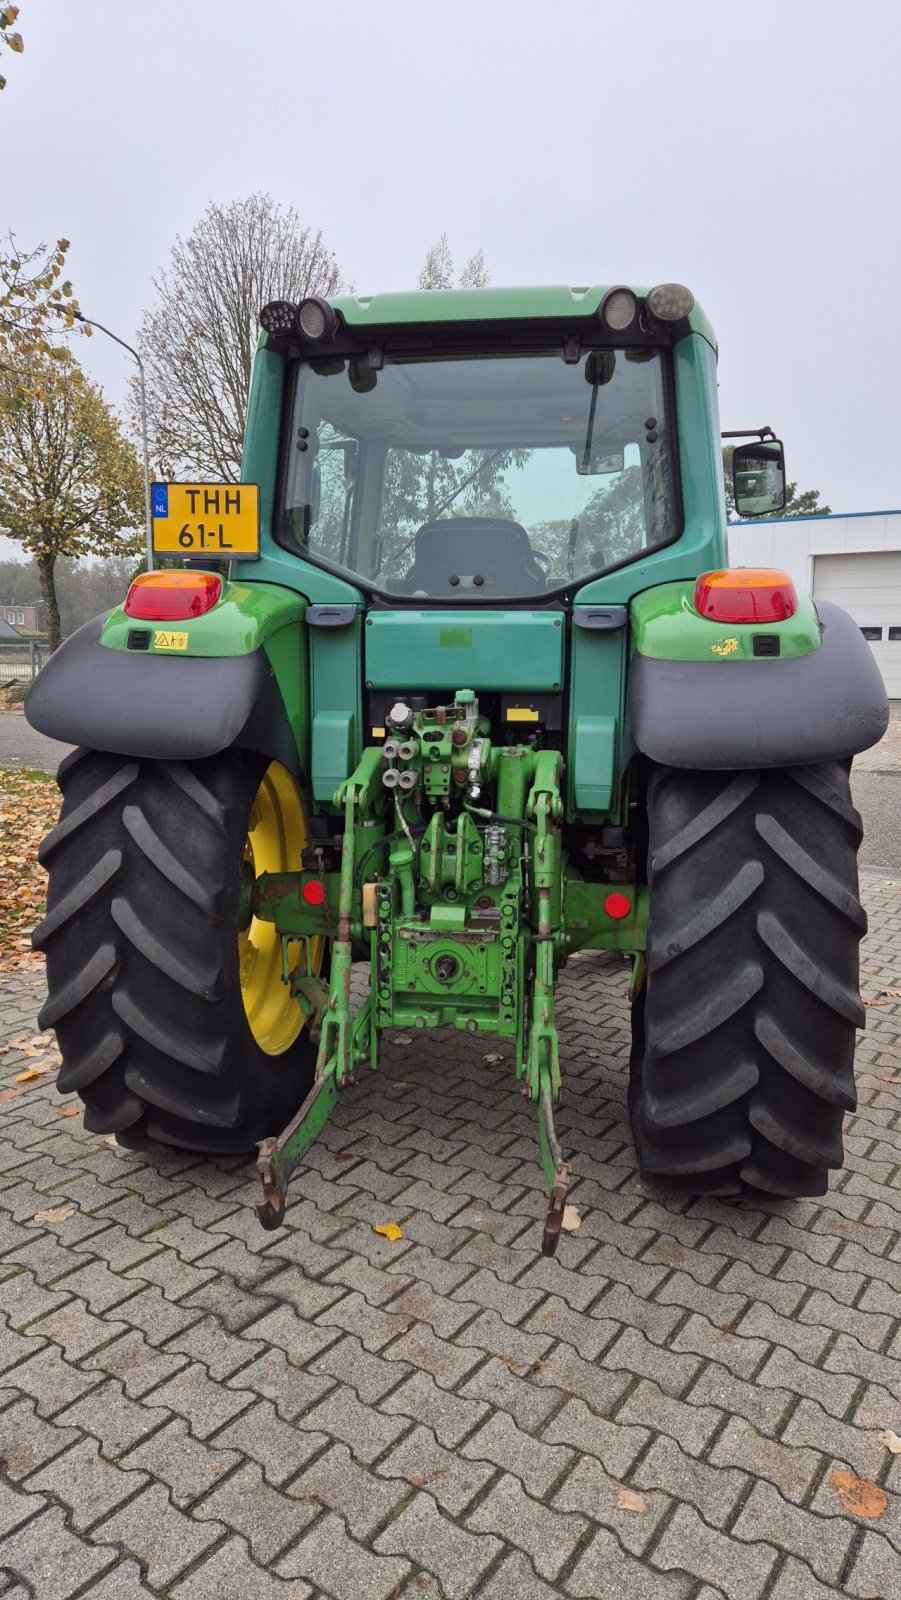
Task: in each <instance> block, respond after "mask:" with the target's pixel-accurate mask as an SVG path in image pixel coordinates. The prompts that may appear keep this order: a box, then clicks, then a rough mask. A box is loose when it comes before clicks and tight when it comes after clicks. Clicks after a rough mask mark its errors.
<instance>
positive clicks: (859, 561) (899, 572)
mask: <svg viewBox="0 0 901 1600" xmlns="http://www.w3.org/2000/svg"><path fill="white" fill-rule="evenodd" d="M813 594H814V599H815V600H832V601H834V603H835V604H836V605H838V606H844V608H845V610H846V611H849V612H850V613H851V616H852V617H853V618H854V621H855V622H856V623H858V625H859V626H860V628H861V629H862V631H863V634H864V638H866V639H869V641H870V649H871V650H872V652H873V655H874V656H875V657H876V661H877V663H878V666H879V670H880V672H881V673H882V676H883V678H884V679H885V687H886V689H887V690H888V693H889V697H890V698H891V699H892V700H901V550H871V551H868V553H867V554H866V555H853V556H852V555H841V556H815V557H814V563H813Z"/></svg>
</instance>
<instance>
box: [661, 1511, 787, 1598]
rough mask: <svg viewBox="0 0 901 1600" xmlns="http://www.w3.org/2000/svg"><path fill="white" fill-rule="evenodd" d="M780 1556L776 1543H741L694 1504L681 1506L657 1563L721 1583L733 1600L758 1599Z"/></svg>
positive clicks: (662, 1546)
mask: <svg viewBox="0 0 901 1600" xmlns="http://www.w3.org/2000/svg"><path fill="white" fill-rule="evenodd" d="M778 1558H779V1552H778V1549H777V1548H776V1547H775V1544H765V1543H764V1542H762V1541H760V1542H759V1543H755V1544H741V1543H739V1542H738V1540H736V1539H731V1538H729V1537H728V1536H727V1535H726V1534H723V1533H719V1532H718V1531H717V1530H716V1529H714V1528H710V1527H708V1525H707V1523H706V1522H705V1521H704V1520H703V1518H702V1517H700V1516H699V1515H698V1513H697V1511H695V1510H694V1509H693V1508H692V1507H689V1506H684V1505H682V1506H679V1507H678V1508H677V1510H676V1514H675V1516H674V1517H673V1519H672V1521H671V1522H670V1523H669V1524H668V1525H667V1527H666V1529H665V1531H664V1534H663V1538H662V1539H661V1540H660V1543H659V1544H658V1545H657V1547H656V1549H655V1551H654V1565H655V1566H659V1567H661V1568H663V1569H664V1570H665V1569H666V1568H668V1567H684V1568H685V1569H686V1571H688V1572H690V1573H692V1574H693V1575H694V1576H695V1577H697V1578H704V1579H707V1580H708V1581H709V1582H710V1583H715V1584H718V1585H720V1587H721V1588H722V1589H723V1591H724V1592H725V1593H726V1594H727V1595H728V1596H729V1600H758V1596H760V1595H762V1594H763V1591H764V1589H765V1588H766V1585H767V1583H768V1581H769V1578H770V1576H771V1574H772V1571H773V1568H774V1567H775V1565H776V1562H777V1560H778Z"/></svg>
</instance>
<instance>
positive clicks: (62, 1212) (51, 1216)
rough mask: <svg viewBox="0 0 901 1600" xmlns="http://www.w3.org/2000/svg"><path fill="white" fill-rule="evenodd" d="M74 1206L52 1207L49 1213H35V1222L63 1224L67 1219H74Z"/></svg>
mask: <svg viewBox="0 0 901 1600" xmlns="http://www.w3.org/2000/svg"><path fill="white" fill-rule="evenodd" d="M74 1215H75V1207H74V1206H53V1207H52V1208H51V1210H49V1211H36V1212H35V1214H34V1221H35V1222H65V1221H66V1218H67V1217H74Z"/></svg>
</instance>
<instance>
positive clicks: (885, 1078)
mask: <svg viewBox="0 0 901 1600" xmlns="http://www.w3.org/2000/svg"><path fill="white" fill-rule="evenodd" d="M879 1082H880V1083H901V1074H899V1073H897V1072H894V1073H893V1072H880V1074H879Z"/></svg>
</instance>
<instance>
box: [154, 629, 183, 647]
mask: <svg viewBox="0 0 901 1600" xmlns="http://www.w3.org/2000/svg"><path fill="white" fill-rule="evenodd" d="M153 648H154V650H187V648H188V635H187V634H186V633H167V632H164V631H163V630H162V629H161V628H155V629H154V632H153Z"/></svg>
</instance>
